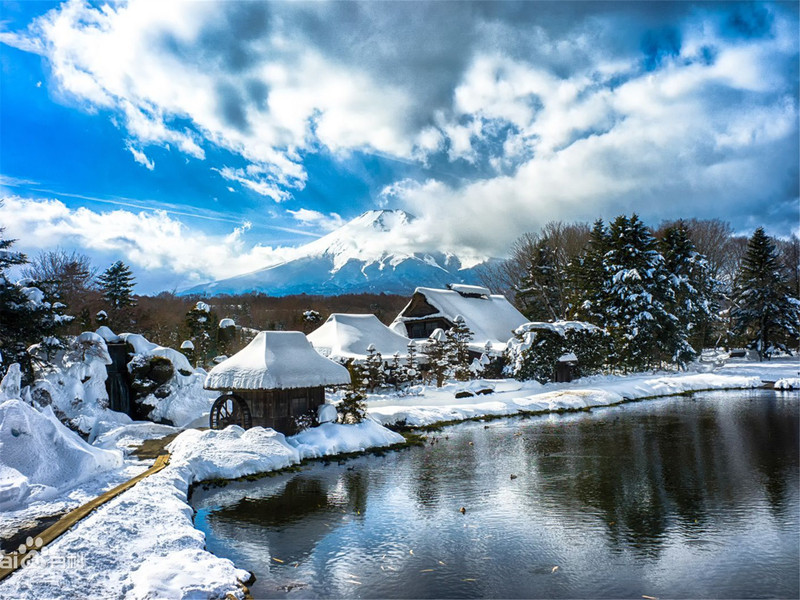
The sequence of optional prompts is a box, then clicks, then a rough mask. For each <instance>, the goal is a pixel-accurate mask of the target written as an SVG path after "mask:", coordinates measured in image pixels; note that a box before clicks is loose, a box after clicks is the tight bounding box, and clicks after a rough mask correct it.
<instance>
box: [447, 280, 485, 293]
mask: <svg viewBox="0 0 800 600" xmlns="http://www.w3.org/2000/svg"><path fill="white" fill-rule="evenodd" d="M448 287H449V289H451V290H453V291H454V292H458V293H459V294H461V295H462V296H463V295H465V294H472V295H473V296H491V295H492V292H491V291H489V288H485V287H482V286H480V285H465V284H463V283H451V284H450V285H449V286H448Z"/></svg>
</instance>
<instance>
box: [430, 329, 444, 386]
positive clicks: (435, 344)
mask: <svg viewBox="0 0 800 600" xmlns="http://www.w3.org/2000/svg"><path fill="white" fill-rule="evenodd" d="M444 339H445V333H444V330H442V329H435V330H434V331H433V332H432V333H431V335H430V337H429V338H428V341H427V342H426V345H425V354H426V355H427V356H428V373H429V376H430V377H431V378H432V379H433V381H435V382H436V387H442V384H443V383H444V380H445V377H447V372H448V370H449V369H450V361H449V360H448V356H447V353H446V348H445V344H444Z"/></svg>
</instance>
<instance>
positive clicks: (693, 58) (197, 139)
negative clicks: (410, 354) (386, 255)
mask: <svg viewBox="0 0 800 600" xmlns="http://www.w3.org/2000/svg"><path fill="white" fill-rule="evenodd" d="M0 10H2V13H0V75H1V76H2V82H1V83H2V85H0V176H1V177H2V178H1V179H0V185H1V186H2V187H1V188H0V195H2V197H4V198H5V200H4V205H3V207H2V208H0V224H1V225H2V226H4V227H5V228H6V234H7V235H10V236H13V237H16V238H18V239H19V242H18V246H19V247H20V248H21V249H23V250H25V251H27V252H29V253H32V254H33V253H36V252H37V251H40V250H47V249H52V248H55V247H62V248H68V249H72V248H75V249H78V250H80V251H82V252H85V253H87V254H88V255H89V256H91V257H92V259H93V260H94V261H95V262H96V263H97V264H98V266H106V265H107V264H109V263H110V262H112V261H113V260H117V259H122V260H125V261H126V262H128V263H130V264H131V265H132V267H133V268H134V271H135V272H136V273H137V275H138V280H139V284H140V285H139V288H138V290H137V291H140V292H141V293H148V292H155V291H158V290H160V289H174V288H176V287H181V286H183V285H187V284H189V283H194V282H198V281H202V280H207V279H215V278H218V277H223V276H230V275H233V274H235V273H236V272H243V271H249V270H253V269H256V268H259V267H262V266H264V265H266V264H268V263H270V262H276V261H279V260H281V259H283V258H286V257H289V256H290V255H291V250H290V249H291V247H292V246H296V245H298V244H301V243H303V242H304V241H310V240H311V239H313V238H315V237H318V236H320V235H323V234H324V233H326V232H328V231H330V230H332V229H333V228H335V227H336V226H338V225H340V224H341V223H342V222H343V221H345V220H347V219H350V218H353V217H355V216H357V215H358V214H360V213H361V212H363V211H365V210H368V209H372V208H382V207H389V208H403V209H405V210H408V211H409V212H411V213H413V214H415V215H417V216H418V217H420V219H419V223H418V225H417V227H416V230H415V233H414V235H416V236H418V239H416V240H414V242H415V243H417V244H418V246H419V248H420V249H422V250H433V249H444V250H449V251H453V252H457V253H468V254H470V255H482V256H502V255H503V253H504V252H505V251H506V250H507V248H508V247H509V245H510V244H511V242H512V241H513V240H514V239H515V238H516V237H517V236H518V235H520V234H521V233H523V232H525V231H533V230H536V229H537V228H539V227H541V226H542V225H543V224H545V223H546V222H547V221H550V220H554V219H561V220H588V221H591V220H593V219H594V218H596V217H598V216H599V217H604V218H611V217H613V216H615V215H616V214H619V213H622V212H632V211H637V212H639V213H640V214H641V215H642V217H643V218H644V219H645V221H646V222H649V223H652V224H654V225H655V224H657V223H658V222H659V221H660V220H662V219H670V218H676V217H700V218H712V217H719V218H722V219H724V220H728V221H730V222H731V223H732V224H733V225H734V227H735V228H736V229H737V230H738V231H741V232H743V233H747V232H749V231H752V230H753V229H754V228H755V227H756V226H759V225H764V226H766V228H767V230H768V231H769V232H770V233H773V234H775V235H789V234H790V233H792V232H797V230H798V220H799V218H800V217H799V215H798V206H799V202H800V201H799V200H798V163H800V152H799V151H798V15H797V5H796V3H766V4H761V3H688V2H680V3H678V2H668V3H657V2H646V3H644V2H643V3H635V2H625V3H603V2H585V3H584V2H566V3H547V2H525V3H515V2H502V3H478V2H473V3H459V2H436V3H423V2H402V3H394V2H382V3H377V4H375V3H372V4H369V3H356V2H333V3H326V2H314V3H304V2H300V3H266V2H235V1H233V2H212V1H206V2H183V3H169V4H163V3H159V4H158V5H156V4H155V3H152V2H140V1H131V2H118V3H113V4H111V5H106V4H105V3H103V2H92V3H83V2H68V3H44V2H2V3H0Z"/></svg>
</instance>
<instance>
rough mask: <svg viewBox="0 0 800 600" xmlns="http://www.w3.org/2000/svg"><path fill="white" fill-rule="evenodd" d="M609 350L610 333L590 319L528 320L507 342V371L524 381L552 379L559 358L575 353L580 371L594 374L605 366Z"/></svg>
mask: <svg viewBox="0 0 800 600" xmlns="http://www.w3.org/2000/svg"><path fill="white" fill-rule="evenodd" d="M608 352H609V336H608V334H607V333H606V332H605V331H604V330H602V329H600V328H599V327H596V326H594V325H591V324H590V323H583V322H581V321H556V322H555V323H541V322H532V323H525V324H524V325H522V326H520V327H518V328H517V329H516V330H515V331H514V337H513V338H511V339H510V340H509V342H508V349H507V350H506V359H507V366H506V372H507V373H508V374H509V375H511V376H512V377H514V378H515V379H519V380H522V381H524V380H528V379H535V380H536V381H538V382H540V383H547V382H549V381H552V380H553V376H554V372H555V365H556V362H557V361H558V359H559V358H561V357H562V356H564V355H565V354H574V355H575V357H576V358H577V362H578V366H577V369H578V375H579V376H585V375H592V374H594V373H598V372H599V371H600V370H601V369H602V367H603V365H604V364H605V362H606V358H607V356H608Z"/></svg>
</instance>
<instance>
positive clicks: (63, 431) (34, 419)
mask: <svg viewBox="0 0 800 600" xmlns="http://www.w3.org/2000/svg"><path fill="white" fill-rule="evenodd" d="M0 457H1V458H0V511H2V512H5V511H8V510H10V509H12V508H16V507H18V506H20V505H21V504H23V503H24V504H29V503H31V502H34V501H37V500H43V499H48V498H53V497H54V496H56V495H58V494H59V492H62V491H64V490H66V489H68V488H71V487H74V486H76V485H78V484H80V483H82V482H84V481H86V480H88V479H92V478H94V477H96V476H98V475H99V474H101V473H103V472H104V471H108V470H110V469H116V468H119V467H121V466H122V462H123V461H122V452H119V451H117V450H104V449H101V448H95V447H93V446H90V445H89V444H87V443H86V442H85V441H83V439H81V438H80V436H78V435H77V434H76V433H75V432H74V431H70V430H69V429H67V428H66V427H64V425H62V424H61V422H60V421H59V420H58V418H56V416H55V414H54V413H53V409H52V408H51V407H49V406H47V407H45V409H44V410H42V411H41V412H40V411H38V410H36V409H35V408H33V407H32V406H29V405H27V404H25V403H24V402H22V401H21V400H5V401H0Z"/></svg>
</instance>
